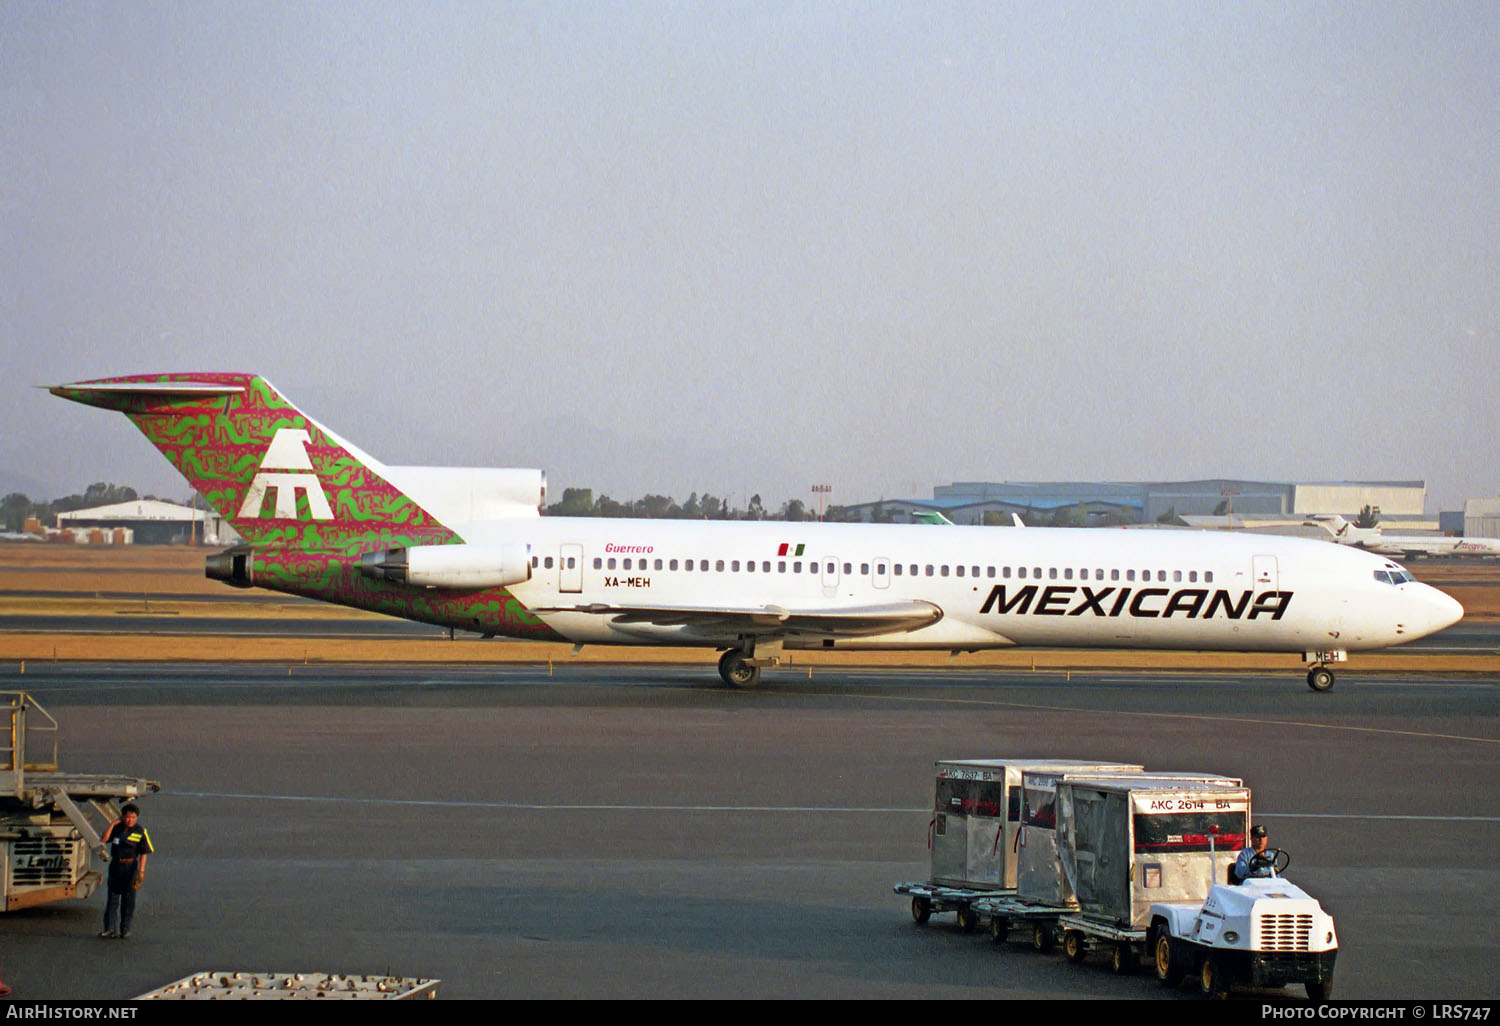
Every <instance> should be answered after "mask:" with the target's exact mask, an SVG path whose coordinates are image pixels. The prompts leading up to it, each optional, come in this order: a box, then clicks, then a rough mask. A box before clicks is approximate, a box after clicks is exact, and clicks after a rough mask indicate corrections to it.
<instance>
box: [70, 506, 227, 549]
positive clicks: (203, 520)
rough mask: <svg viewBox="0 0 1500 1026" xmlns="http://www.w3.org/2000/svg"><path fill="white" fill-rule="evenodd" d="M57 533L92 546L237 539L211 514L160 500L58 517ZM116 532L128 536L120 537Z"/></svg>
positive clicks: (221, 542) (210, 542) (219, 542)
mask: <svg viewBox="0 0 1500 1026" xmlns="http://www.w3.org/2000/svg"><path fill="white" fill-rule="evenodd" d="M57 528H58V530H59V531H66V532H69V533H70V534H71V535H72V536H73V540H75V541H80V542H84V543H92V544H106V545H107V544H118V545H124V544H130V543H131V542H132V541H133V542H134V544H137V545H186V544H188V543H189V542H190V541H193V540H196V541H198V542H199V543H201V544H204V545H232V544H234V543H235V542H237V541H239V535H238V534H236V533H235V531H234V529H233V528H232V527H230V526H229V525H228V524H226V523H224V518H223V517H221V516H219V514H217V513H215V512H214V511H212V510H201V509H194V508H193V507H191V506H179V505H177V504H176V503H174V502H162V501H161V500H160V499H135V500H132V501H130V502H117V503H114V504H112V505H109V506H95V507H94V508H92V509H75V510H73V511H72V512H71V513H59V514H58V515H57ZM119 530H123V531H127V532H129V533H128V534H124V535H122V534H119V533H117V532H118V531H119Z"/></svg>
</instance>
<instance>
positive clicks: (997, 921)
mask: <svg viewBox="0 0 1500 1026" xmlns="http://www.w3.org/2000/svg"><path fill="white" fill-rule="evenodd" d="M1008 936H1010V920H1009V919H1006V918H1005V917H1004V916H991V917H990V939H991V940H993V941H994V942H995V943H996V944H1004V943H1005V938H1006V937H1008Z"/></svg>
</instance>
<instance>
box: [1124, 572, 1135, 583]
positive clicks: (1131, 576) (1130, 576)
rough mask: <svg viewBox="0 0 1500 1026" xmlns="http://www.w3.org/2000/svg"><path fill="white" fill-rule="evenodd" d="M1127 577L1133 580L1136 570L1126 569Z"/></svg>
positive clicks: (1128, 579)
mask: <svg viewBox="0 0 1500 1026" xmlns="http://www.w3.org/2000/svg"><path fill="white" fill-rule="evenodd" d="M1125 579H1126V580H1127V581H1133V580H1135V571H1134V570H1126V571H1125Z"/></svg>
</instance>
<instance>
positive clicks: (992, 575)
mask: <svg viewBox="0 0 1500 1026" xmlns="http://www.w3.org/2000/svg"><path fill="white" fill-rule="evenodd" d="M985 569H986V570H987V571H989V572H988V573H987V574H985V576H986V577H994V576H995V568H994V567H992V566H987V567H985Z"/></svg>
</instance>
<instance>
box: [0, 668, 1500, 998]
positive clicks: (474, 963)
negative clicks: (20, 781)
mask: <svg viewBox="0 0 1500 1026" xmlns="http://www.w3.org/2000/svg"><path fill="white" fill-rule="evenodd" d="M0 687H4V688H6V689H19V688H24V689H26V690H29V691H31V692H32V693H33V694H34V695H35V696H36V697H37V699H38V700H39V701H40V702H41V703H42V704H43V705H44V706H46V707H47V709H48V710H49V711H50V712H51V713H52V714H53V715H54V716H55V717H56V718H57V719H58V721H59V723H60V727H61V739H60V757H61V762H62V765H63V768H64V769H67V770H73V771H78V772H104V771H109V772H129V773H135V774H139V775H142V776H147V777H151V778H154V779H158V780H160V781H161V782H162V783H163V785H164V788H165V790H164V791H163V793H162V794H160V795H156V796H153V797H151V798H149V799H147V800H145V801H143V803H142V806H143V812H144V817H143V818H144V822H145V823H146V824H147V826H148V827H149V829H150V831H151V835H152V838H153V840H154V841H155V843H156V846H157V848H158V849H159V851H158V854H157V855H155V856H153V858H152V860H151V866H150V874H149V878H148V880H147V884H146V888H145V889H144V890H143V891H142V892H141V901H140V906H139V911H138V916H137V924H136V929H135V932H134V933H133V934H132V936H131V937H130V939H129V940H126V941H106V940H100V939H98V938H97V937H96V936H95V934H96V933H97V932H98V930H99V928H100V920H101V915H102V908H103V896H102V895H96V896H95V897H94V898H93V899H91V900H90V901H88V902H62V903H57V904H53V905H48V906H43V907H41V908H37V909H32V910H26V911H23V912H17V913H10V914H8V915H6V916H5V917H4V928H3V933H0V975H3V978H4V980H5V982H6V983H7V984H9V985H10V986H11V987H12V988H13V989H14V992H15V996H17V997H21V998H124V997H129V996H132V995H135V994H139V993H142V992H144V991H146V990H149V989H151V988H153V987H157V986H160V985H162V984H165V983H168V982H171V981H173V980H176V979H178V978H180V977H183V976H186V975H188V974H189V973H190V972H193V971H195V970H200V969H226V970H227V969H244V970H276V971H338V972H351V973H367V972H387V971H389V972H392V973H396V974H400V975H404V976H424V977H438V978H440V979H441V980H442V981H443V983H442V985H441V986H440V987H439V994H440V996H441V997H443V998H483V997H512V998H520V997H529V998H553V997H594V998H601V997H610V998H631V997H635V998H649V997H866V998H869V997H901V998H930V999H942V1000H951V999H954V998H959V999H962V998H974V997H979V998H987V997H988V998H994V997H1035V998H1049V999H1051V998H1058V997H1064V998H1066V997H1098V998H1150V999H1158V998H1177V999H1189V998H1191V997H1192V994H1191V991H1190V990H1189V989H1188V988H1187V987H1183V988H1182V989H1180V990H1176V991H1165V990H1163V989H1162V988H1160V987H1159V986H1158V985H1157V984H1156V983H1155V981H1154V980H1153V979H1152V978H1151V977H1150V976H1149V975H1148V974H1147V973H1144V972H1143V973H1141V974H1140V975H1138V976H1135V977H1129V978H1117V977H1114V976H1112V975H1111V974H1110V973H1109V972H1108V970H1107V969H1106V968H1105V966H1104V965H1103V963H1102V958H1094V959H1091V960H1090V961H1089V962H1088V963H1087V964H1086V965H1085V966H1083V967H1075V966H1071V965H1069V964H1068V963H1066V962H1065V961H1064V960H1063V959H1062V958H1061V956H1058V955H1050V956H1039V955H1036V954H1033V953H1032V952H1030V951H1029V950H1028V949H1026V948H1025V947H1023V946H1022V945H1021V944H1019V943H1014V944H1007V945H1004V946H1001V947H998V948H997V947H996V946H995V945H993V944H992V943H991V942H990V941H989V940H988V938H981V937H980V936H972V935H964V934H961V933H959V932H958V930H957V929H956V927H954V925H953V924H952V921H951V916H945V917H941V918H940V919H939V918H935V919H934V921H933V923H932V924H930V925H929V926H927V927H925V928H919V927H917V926H915V925H913V923H912V922H911V919H910V916H909V914H908V911H907V904H906V902H905V900H904V899H902V898H900V897H898V896H897V895H894V894H892V893H891V886H892V884H894V883H896V882H897V881H901V880H920V879H924V878H925V877H926V875H927V865H926V858H927V851H926V834H927V827H928V821H929V819H930V818H931V813H930V803H931V800H932V794H931V790H932V781H931V772H932V764H933V762H934V761H936V760H938V759H943V758H955V757H978V756H1001V755H1012V756H1033V757H1087V758H1098V759H1111V760H1121V761H1138V762H1144V763H1145V764H1147V765H1148V766H1149V767H1150V768H1152V769H1179V770H1210V771H1215V772H1219V773H1226V774H1232V775H1237V776H1242V777H1244V778H1245V780H1246V782H1247V783H1248V784H1249V785H1250V786H1251V787H1252V788H1253V789H1254V794H1255V808H1256V810H1257V812H1256V816H1255V818H1256V819H1257V820H1259V821H1263V822H1265V823H1266V824H1267V825H1268V826H1269V827H1270V829H1271V843H1272V844H1273V845H1275V846H1281V847H1285V848H1287V849H1289V850H1290V852H1291V854H1292V864H1291V867H1290V870H1289V874H1288V875H1289V876H1290V877H1291V878H1292V879H1294V880H1295V881H1296V882H1298V883H1300V884H1302V885H1303V886H1304V887H1306V888H1307V889H1308V890H1309V891H1311V892H1312V893H1314V894H1315V895H1317V896H1318V897H1319V898H1320V899H1321V900H1322V901H1323V903H1324V905H1325V907H1327V908H1328V909H1329V910H1330V911H1331V912H1332V913H1333V914H1334V916H1335V917H1336V919H1337V922H1338V928H1339V933H1340V941H1341V951H1340V955H1339V963H1338V971H1337V977H1336V988H1335V992H1336V995H1337V996H1339V997H1343V998H1437V999H1493V998H1494V997H1495V996H1496V995H1497V993H1500V981H1497V979H1496V975H1495V972H1494V970H1495V955H1494V953H1495V951H1497V950H1500V866H1497V865H1496V860H1495V858H1494V851H1495V849H1496V846H1497V842H1500V677H1497V676H1495V675H1486V674H1480V675H1465V676H1457V675H1455V676H1450V677H1444V676H1436V675H1431V674H1423V675H1415V674H1411V675H1403V674H1389V673H1388V674H1381V675H1378V676H1376V675H1371V676H1366V677H1362V676H1361V675H1360V674H1359V673H1358V672H1356V671H1355V670H1350V671H1348V672H1347V673H1343V674H1341V675H1340V680H1339V684H1338V687H1337V688H1336V689H1335V690H1334V691H1332V692H1330V693H1327V694H1314V693H1312V692H1310V691H1309V690H1308V689H1307V687H1306V685H1305V683H1304V682H1303V680H1302V677H1301V674H1300V673H1286V674H1261V673H1222V674H1210V673H1191V672H1174V673H1119V672H1097V673H1085V672H1079V671H1077V670H1074V671H1072V672H1071V673H1070V674H1064V673H1060V672H1059V673H1046V672H1037V673H1026V672H1013V671H1008V670H994V669H988V670H982V671H976V670H955V669H949V670H930V669H924V670H901V671H896V670H884V671H875V670H868V671H867V670H855V669H849V670H839V671H837V672H835V671H832V670H827V671H820V672H819V674H818V676H817V678H816V679H814V680H808V679H806V678H805V677H801V676H799V675H798V674H797V673H794V672H787V673H774V672H773V673H768V674H767V675H766V680H765V684H764V686H763V687H762V688H761V689H759V690H757V691H751V692H739V691H733V690H730V689H727V688H723V687H721V686H719V685H718V682H717V678H716V676H715V675H714V674H713V672H712V669H711V667H709V666H707V665H704V666H701V667H699V666H670V667H643V666H631V667H612V666H608V665H572V666H567V667H561V668H559V669H558V670H557V672H556V673H555V674H554V675H553V676H550V677H549V676H548V675H547V672H546V670H545V669H538V668H536V667H531V666H499V667H497V666H473V665H467V666H445V665H424V666H409V667H382V666H309V667H303V666H291V667H288V666H286V665H284V664H283V665H276V666H255V665H199V666H192V665H178V664H173V665H166V664H128V665H125V664H122V665H98V664H70V663H59V664H33V665H29V666H27V668H26V672H25V673H24V675H23V674H21V673H20V672H19V669H18V668H17V667H16V666H14V665H10V666H4V667H0ZM1301 998H1302V995H1301V994H1300V993H1298V992H1295V991H1293V990H1290V989H1289V990H1287V991H1285V992H1282V997H1281V999H1283V1000H1287V1001H1296V1000H1301ZM1255 999H1256V1000H1264V999H1265V995H1263V994H1258V995H1256V996H1255Z"/></svg>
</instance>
